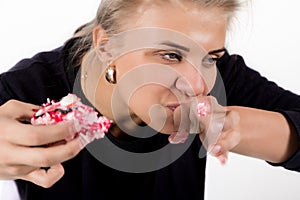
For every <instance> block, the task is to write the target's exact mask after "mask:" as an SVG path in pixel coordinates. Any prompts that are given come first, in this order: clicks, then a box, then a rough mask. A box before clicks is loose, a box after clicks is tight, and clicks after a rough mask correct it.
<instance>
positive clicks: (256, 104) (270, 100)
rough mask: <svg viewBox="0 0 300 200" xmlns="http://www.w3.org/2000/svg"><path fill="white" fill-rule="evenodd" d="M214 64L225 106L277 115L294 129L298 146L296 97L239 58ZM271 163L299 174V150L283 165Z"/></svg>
mask: <svg viewBox="0 0 300 200" xmlns="http://www.w3.org/2000/svg"><path fill="white" fill-rule="evenodd" d="M217 65H218V69H219V72H220V74H221V77H222V79H223V83H224V86H225V90H226V95H227V105H229V106H230V105H236V106H245V107H252V108H258V109H264V110H269V111H275V112H280V113H281V114H283V115H284V116H285V118H286V119H287V120H288V121H289V123H290V125H291V126H293V127H294V129H295V130H296V133H297V135H298V142H299V143H300V96H299V95H296V94H294V93H292V92H290V91H288V90H284V89H283V88H281V87H279V86H278V85H277V84H275V83H274V82H272V81H269V80H267V79H266V78H265V77H263V76H261V75H260V74H259V73H258V72H257V71H255V70H253V69H251V68H249V67H247V66H246V64H245V62H244V60H243V58H242V57H241V56H238V55H231V56H230V55H229V54H228V53H227V52H226V53H225V55H224V56H223V57H222V58H221V59H220V61H219V62H218V63H217ZM270 164H271V165H274V166H282V167H284V168H286V169H290V170H294V171H299V172H300V149H299V151H298V152H296V153H295V154H294V155H293V156H292V157H291V158H290V159H288V160H287V161H286V162H284V163H279V164H274V163H270Z"/></svg>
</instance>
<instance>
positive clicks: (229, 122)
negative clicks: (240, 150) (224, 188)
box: [197, 97, 241, 164]
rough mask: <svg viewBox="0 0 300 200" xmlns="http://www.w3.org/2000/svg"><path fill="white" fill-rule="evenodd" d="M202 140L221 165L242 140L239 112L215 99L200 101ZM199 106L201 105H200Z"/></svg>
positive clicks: (206, 98) (205, 98)
mask: <svg viewBox="0 0 300 200" xmlns="http://www.w3.org/2000/svg"><path fill="white" fill-rule="evenodd" d="M199 103H200V105H202V108H199V107H198V113H197V114H199V115H200V116H199V120H200V134H199V136H200V139H201V141H202V144H203V145H204V147H205V148H206V149H207V151H208V153H210V154H211V155H213V156H215V157H217V158H218V159H219V160H220V162H221V164H225V163H226V161H227V159H228V152H229V151H231V150H232V149H234V148H235V147H236V146H237V145H238V144H239V143H240V140H241V134H240V127H239V125H240V124H239V123H240V117H239V114H238V112H236V111H232V110H229V109H228V108H227V107H224V106H221V105H220V104H218V102H217V100H216V99H215V98H214V97H204V98H202V99H200V100H199ZM198 105H199V104H198Z"/></svg>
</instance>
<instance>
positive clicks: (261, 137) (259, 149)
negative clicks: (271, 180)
mask: <svg viewBox="0 0 300 200" xmlns="http://www.w3.org/2000/svg"><path fill="white" fill-rule="evenodd" d="M228 109H229V110H231V111H236V112H238V113H239V116H240V123H239V124H238V127H237V129H238V130H239V132H240V133H241V137H240V142H239V144H238V145H237V146H236V147H234V148H233V149H232V151H233V152H235V153H239V154H243V155H247V156H251V157H255V158H260V159H263V160H267V161H270V162H273V163H280V162H284V161H286V160H287V159H288V158H290V157H291V156H292V155H293V154H294V153H295V152H296V151H297V150H298V149H299V143H298V139H297V134H296V130H295V128H294V127H293V126H292V125H291V124H290V123H289V122H288V120H287V119H286V118H285V117H284V116H283V115H282V114H280V113H278V112H271V111H264V110H259V109H253V108H246V107H238V106H232V107H229V108H228Z"/></svg>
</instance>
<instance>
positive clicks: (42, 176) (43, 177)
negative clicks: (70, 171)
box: [19, 164, 65, 188]
mask: <svg viewBox="0 0 300 200" xmlns="http://www.w3.org/2000/svg"><path fill="white" fill-rule="evenodd" d="M64 173H65V171H64V168H63V166H62V165H61V164H57V165H54V166H52V167H51V168H49V169H48V170H45V169H37V170H34V171H32V172H31V173H29V174H27V175H24V176H21V177H19V179H22V180H26V181H29V182H32V183H34V184H36V185H39V186H42V187H44V188H50V187H51V186H52V185H53V184H55V183H56V182H57V181H58V180H59V179H61V178H62V177H63V175H64Z"/></svg>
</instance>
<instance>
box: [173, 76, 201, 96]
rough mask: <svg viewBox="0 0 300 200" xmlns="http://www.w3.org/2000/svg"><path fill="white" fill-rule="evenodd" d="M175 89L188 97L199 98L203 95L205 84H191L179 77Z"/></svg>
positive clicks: (196, 82)
mask: <svg viewBox="0 0 300 200" xmlns="http://www.w3.org/2000/svg"><path fill="white" fill-rule="evenodd" d="M192 84H193V85H192ZM175 87H176V88H177V89H178V90H180V91H181V92H182V93H184V94H185V95H187V96H190V97H192V96H198V95H200V94H202V93H203V92H204V91H203V84H201V82H200V81H199V80H197V81H194V82H192V83H191V84H190V83H189V81H187V79H186V78H184V77H179V78H178V79H177V80H176V82H175Z"/></svg>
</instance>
